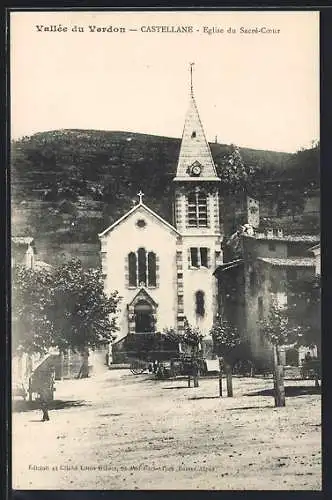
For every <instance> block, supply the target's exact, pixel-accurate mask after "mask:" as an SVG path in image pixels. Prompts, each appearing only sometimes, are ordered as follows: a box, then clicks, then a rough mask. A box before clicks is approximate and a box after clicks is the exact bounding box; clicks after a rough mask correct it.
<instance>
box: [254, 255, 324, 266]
mask: <svg viewBox="0 0 332 500" xmlns="http://www.w3.org/2000/svg"><path fill="white" fill-rule="evenodd" d="M257 260H259V261H261V262H264V263H265V264H270V265H271V266H281V267H314V266H315V260H314V258H311V257H286V258H282V257H280V258H278V257H257Z"/></svg>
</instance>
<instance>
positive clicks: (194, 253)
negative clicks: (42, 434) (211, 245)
mask: <svg viewBox="0 0 332 500" xmlns="http://www.w3.org/2000/svg"><path fill="white" fill-rule="evenodd" d="M208 252H209V249H208V248H206V247H200V248H196V247H191V248H190V267H196V268H199V267H206V268H207V267H209V263H208Z"/></svg>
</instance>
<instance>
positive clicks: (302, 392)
mask: <svg viewBox="0 0 332 500" xmlns="http://www.w3.org/2000/svg"><path fill="white" fill-rule="evenodd" d="M321 389H322V388H321V387H315V386H298V385H288V386H286V387H285V396H286V397H296V396H310V395H313V394H321V392H322V390H321ZM273 395H274V390H273V389H264V390H261V391H255V392H248V393H247V394H244V396H273Z"/></svg>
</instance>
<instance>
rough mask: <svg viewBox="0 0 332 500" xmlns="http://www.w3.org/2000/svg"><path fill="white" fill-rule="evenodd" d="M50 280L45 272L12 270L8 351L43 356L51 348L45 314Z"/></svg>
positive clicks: (47, 319)
mask: <svg viewBox="0 0 332 500" xmlns="http://www.w3.org/2000/svg"><path fill="white" fill-rule="evenodd" d="M52 287H53V278H52V273H50V272H49V271H47V270H45V269H42V270H34V269H27V268H26V267H25V266H15V267H14V269H13V272H12V351H13V353H19V352H26V353H28V354H32V353H42V354H43V353H45V352H46V351H47V349H48V348H49V347H50V346H51V345H52V335H53V324H52V322H51V321H50V317H49V311H50V307H51V303H52Z"/></svg>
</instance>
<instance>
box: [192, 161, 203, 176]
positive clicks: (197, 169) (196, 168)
mask: <svg viewBox="0 0 332 500" xmlns="http://www.w3.org/2000/svg"><path fill="white" fill-rule="evenodd" d="M201 172H202V165H201V164H200V163H199V162H198V161H195V162H194V163H193V164H192V165H191V167H190V175H193V176H195V177H198V176H199V175H201Z"/></svg>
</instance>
